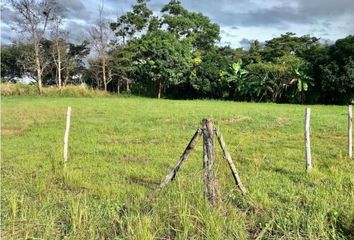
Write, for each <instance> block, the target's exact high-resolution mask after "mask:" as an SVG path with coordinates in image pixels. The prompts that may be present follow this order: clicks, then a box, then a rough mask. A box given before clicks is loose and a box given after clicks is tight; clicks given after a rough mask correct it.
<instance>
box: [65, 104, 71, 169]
mask: <svg viewBox="0 0 354 240" xmlns="http://www.w3.org/2000/svg"><path fill="white" fill-rule="evenodd" d="M70 117H71V107H70V106H69V107H68V111H67V113H66V128H65V134H64V167H65V166H66V162H67V161H68V141H69V130H70Z"/></svg>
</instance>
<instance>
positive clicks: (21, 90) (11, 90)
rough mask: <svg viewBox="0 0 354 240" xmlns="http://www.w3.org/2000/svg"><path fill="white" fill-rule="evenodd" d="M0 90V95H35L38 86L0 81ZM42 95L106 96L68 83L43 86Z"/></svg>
mask: <svg viewBox="0 0 354 240" xmlns="http://www.w3.org/2000/svg"><path fill="white" fill-rule="evenodd" d="M0 92H1V95H2V96H36V95H39V92H38V88H37V87H36V86H35V85H25V84H20V83H17V84H11V83H1V84H0ZM42 95H43V96H50V97H99V96H108V95H109V94H108V93H107V92H104V91H100V90H96V89H90V88H87V87H83V86H74V85H68V86H65V87H63V88H62V89H59V88H56V87H45V88H43V92H42Z"/></svg>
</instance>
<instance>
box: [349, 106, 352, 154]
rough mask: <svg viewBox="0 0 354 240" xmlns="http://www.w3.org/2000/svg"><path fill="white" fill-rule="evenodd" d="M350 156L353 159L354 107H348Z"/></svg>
mask: <svg viewBox="0 0 354 240" xmlns="http://www.w3.org/2000/svg"><path fill="white" fill-rule="evenodd" d="M348 155H349V158H352V157H353V112H352V105H351V104H350V105H349V106H348Z"/></svg>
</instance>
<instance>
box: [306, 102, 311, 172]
mask: <svg viewBox="0 0 354 240" xmlns="http://www.w3.org/2000/svg"><path fill="white" fill-rule="evenodd" d="M310 116H311V109H310V108H306V110H305V155H306V170H307V172H310V171H311V169H312V159H311V145H310Z"/></svg>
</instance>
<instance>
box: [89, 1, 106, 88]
mask: <svg viewBox="0 0 354 240" xmlns="http://www.w3.org/2000/svg"><path fill="white" fill-rule="evenodd" d="M103 8H104V5H103V2H102V3H101V5H100V7H99V9H98V14H99V15H98V19H97V22H96V23H95V24H94V25H93V26H92V27H91V29H90V36H91V44H92V48H93V49H94V51H95V53H96V54H97V58H98V59H99V62H100V68H101V74H102V81H103V86H104V90H105V91H107V86H108V83H109V82H110V79H109V78H107V67H108V65H107V63H108V58H109V55H108V51H109V49H110V44H109V42H110V37H111V29H110V27H109V23H108V22H107V21H106V19H105V18H104V12H103Z"/></svg>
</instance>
